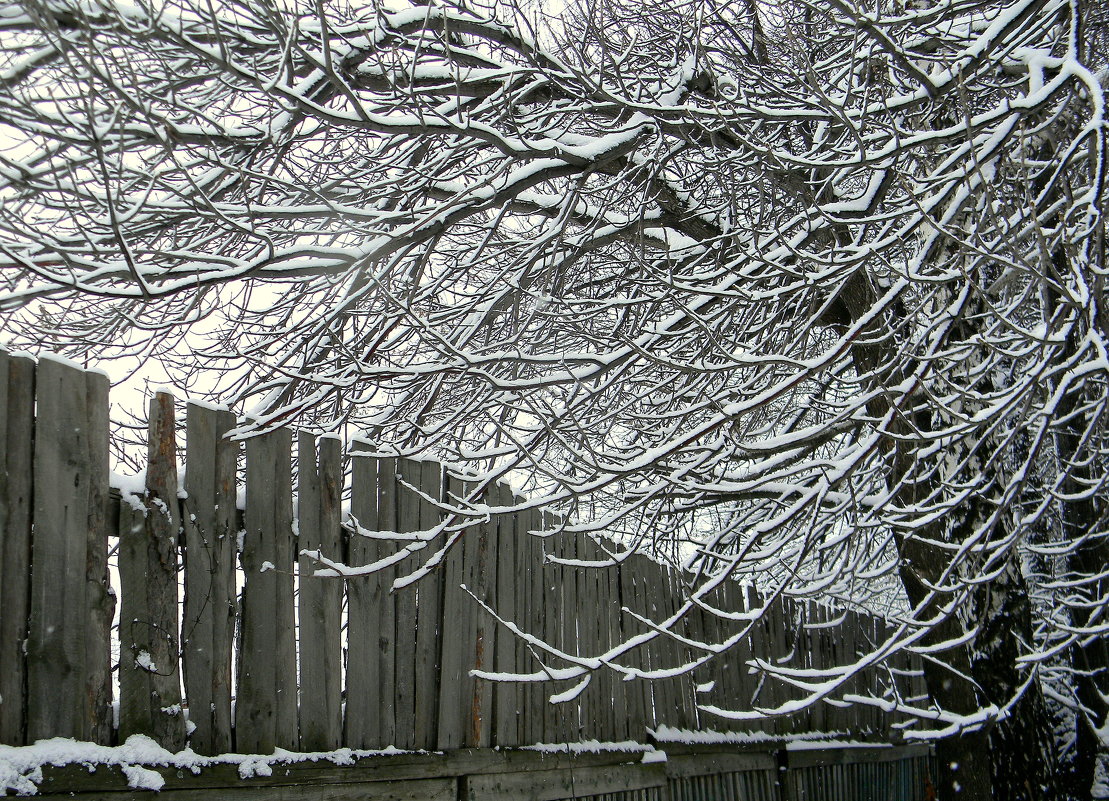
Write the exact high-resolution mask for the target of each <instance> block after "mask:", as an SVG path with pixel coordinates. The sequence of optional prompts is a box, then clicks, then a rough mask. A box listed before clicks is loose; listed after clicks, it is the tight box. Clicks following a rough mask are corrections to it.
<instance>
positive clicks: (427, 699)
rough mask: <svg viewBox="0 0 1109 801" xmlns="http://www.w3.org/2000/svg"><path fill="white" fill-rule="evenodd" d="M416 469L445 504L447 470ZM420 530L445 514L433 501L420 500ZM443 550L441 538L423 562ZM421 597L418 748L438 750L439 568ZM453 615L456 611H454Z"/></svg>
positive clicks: (421, 586)
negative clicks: (444, 490)
mask: <svg viewBox="0 0 1109 801" xmlns="http://www.w3.org/2000/svg"><path fill="white" fill-rule="evenodd" d="M418 464H419V467H418V472H416V468H414V467H413V468H411V469H412V471H413V472H412V477H413V478H415V476H417V475H418V476H419V479H418V481H413V483H414V484H417V486H419V487H420V490H421V491H422V492H423V494H425V495H427V496H428V497H429V498H431V499H433V500H434V501H441V500H442V497H443V495H442V493H443V468H442V465H440V464H438V463H437V462H420V463H418ZM416 502H417V504H418V506H419V520H420V522H419V527H420V530H422V531H430V530H431V529H433V528H435V527H436V526H437V525H439V522H440V520H441V518H442V513H441V512H440V510H439V508H438V507H437V506H436V505H435V504H434V503H432V502H431V501H429V500H425V499H422V498H421V499H418V500H417V501H416ZM442 546H443V539H442V537H437V538H436V539H435V540H433V541H432V542H431V543H429V546H428V547H427V548H425V549H424V550H423V551H421V552H420V554H419V556H420V557H421V558H422V559H427V558H429V557H430V556H431V554H432V553H433V552H434V551H436V550H438V549H439V548H441V547H442ZM415 588H416V593H417V598H416V600H417V611H416V616H417V619H416V660H415V666H416V672H415V675H414V676H413V679H414V693H413V711H414V713H415V720H414V723H415V731H414V736H415V744H416V747H417V748H437V747H438V744H437V742H436V740H437V738H438V733H439V669H440V664H441V660H442V646H441V635H442V628H443V572H442V569H441V568H436V569H434V570H432V571H431V572H430V573H428V574H427V575H426V576H424V577H423V578H421V579H420V580H419V581H418V582H417V583H416V585H415ZM451 611H452V614H453V613H454V610H451Z"/></svg>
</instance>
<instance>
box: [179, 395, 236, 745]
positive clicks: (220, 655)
mask: <svg viewBox="0 0 1109 801" xmlns="http://www.w3.org/2000/svg"><path fill="white" fill-rule="evenodd" d="M234 426H235V416H234V415H233V414H232V413H231V412H228V411H224V410H217V409H212V408H210V407H207V406H200V405H197V404H189V406H188V410H187V422H186V435H185V436H186V440H185V451H186V462H187V467H188V469H187V471H186V473H185V490H186V492H187V494H188V497H187V498H186V499H185V500H184V504H183V507H184V512H185V514H184V529H185V610H184V623H183V627H182V639H183V642H182V649H183V661H184V668H185V696H186V698H187V699H188V702H189V720H190V721H191V722H192V723H193V725H194V726H195V727H196V728H195V729H194V730H193V732H192V734H190V735H189V744H190V746H191V747H192V749H193V750H194V751H196V752H197V753H198V754H222V753H226V752H227V751H229V750H230V749H231V649H232V643H233V641H234V633H235V615H236V610H237V602H236V598H235V560H236V550H237V542H236V541H237V535H238V531H237V530H236V528H235V496H236V485H235V472H236V469H237V457H238V451H239V444H238V442H234V441H232V440H230V439H228V438H227V437H226V436H225V434H226V433H227V432H228V431H230V430H231V429H232V428H234Z"/></svg>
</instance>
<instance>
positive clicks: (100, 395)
mask: <svg viewBox="0 0 1109 801" xmlns="http://www.w3.org/2000/svg"><path fill="white" fill-rule="evenodd" d="M85 391H86V393H87V408H88V439H87V442H88V449H89V451H88V469H89V475H88V480H89V485H88V493H89V495H88V521H87V524H86V525H87V529H86V536H87V540H86V546H85V547H86V563H85V582H86V584H85V588H86V592H85V712H84V715H83V717H84V719H85V721H86V726H87V728H86V730H85V739H87V740H90V741H92V742H95V743H99V744H100V745H111V743H112V734H113V726H112V651H111V629H112V618H113V617H114V616H115V593H114V592H113V590H112V588H111V586H110V585H109V580H108V535H109V533H114V532H110V531H109V528H110V525H111V509H110V506H109V504H110V503H111V498H110V495H109V487H108V485H109V472H110V469H109V465H108V449H109V432H108V377H107V376H106V375H104V374H103V373H97V372H90V373H86V374H85Z"/></svg>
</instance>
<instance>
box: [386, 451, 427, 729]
mask: <svg viewBox="0 0 1109 801" xmlns="http://www.w3.org/2000/svg"><path fill="white" fill-rule="evenodd" d="M419 480H420V463H419V462H416V461H413V460H411V459H397V460H396V482H395V486H396V503H397V531H398V532H401V533H405V534H409V533H412V532H414V531H419V529H420V501H419V497H418V496H417V495H416V493H415V492H413V491H412V490H411V489H410V487H411V486H419ZM405 484H408V485H409V486H404V485H405ZM412 561H413V560H412V557H409V560H408V569H412ZM401 569H402V568H398V574H399V572H400V570H401ZM393 596H394V602H395V605H396V615H395V618H394V620H395V623H396V629H395V634H394V643H395V647H394V654H395V655H396V658H395V660H394V666H393V670H394V674H393V675H394V679H393V681H394V693H393V709H394V714H395V716H396V717H395V721H396V723H395V727H396V733H395V745H396V746H397V747H398V748H415V747H417V746H416V742H417V741H416V695H415V693H416V681H415V674H416V636H417V635H416V630H415V627H416V625H417V619H416V609H417V607H416V587H415V586H414V585H409V586H407V587H404V588H403V589H400V590H397V591H396V592H394V593H393Z"/></svg>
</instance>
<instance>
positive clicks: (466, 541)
mask: <svg viewBox="0 0 1109 801" xmlns="http://www.w3.org/2000/svg"><path fill="white" fill-rule="evenodd" d="M446 490H447V493H446V494H447V503H449V504H450V505H451V506H459V505H461V504H464V503H465V501H466V496H467V494H468V493H469V492H470V490H471V488H470V486H468V485H467V484H466V483H465V482H462V481H460V480H458V479H457V478H450V479H449V480H448V482H447V487H446ZM476 529H477V527H476V526H474V527H470V528H468V529H466V530H465V531H464V532H463V533H462V536H461V539H459V540H458V541H456V542H455V544H454V546H453V547H452V548H451V549H450V551H449V552H448V553H447V555H446V557H445V559H444V560H443V564H442V567H441V568H440V570H441V571H442V574H443V609H444V614H445V615H447V616H448V617H449V620H446V619H444V620H443V632H442V657H441V659H442V665H441V674H440V682H439V733H438V747H439V748H443V749H451V748H461V747H462V746H463V745H464V744H468V743H466V740H467V734H468V732H469V730H470V729H471V726H470V725H469V724H468V718H469V703H470V701H471V699H472V697H473V691H474V689H473V688H474V683H475V682H474V679H473V677H472V676H470V675H469V670H470V669H471V667H472V666H473V659H472V657H473V642H474V639H475V638H476V637H477V614H476V612H475V610H474V608H473V607H474V604H473V600H472V599H471V598H470V597H469V595H468V594H467V593H466V590H465V589H464V588H465V587H468V586H469V583H470V581H471V579H470V573H471V572H472V570H473V565H472V560H473V559H474V558H475V557H476V549H474V548H473V546H472V545H471V547H470V548H469V550H470V551H471V552H470V553H467V546H468V545H470V543H471V540H473V539H475V538H476V537H477V533H476ZM471 532H473V534H471Z"/></svg>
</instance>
